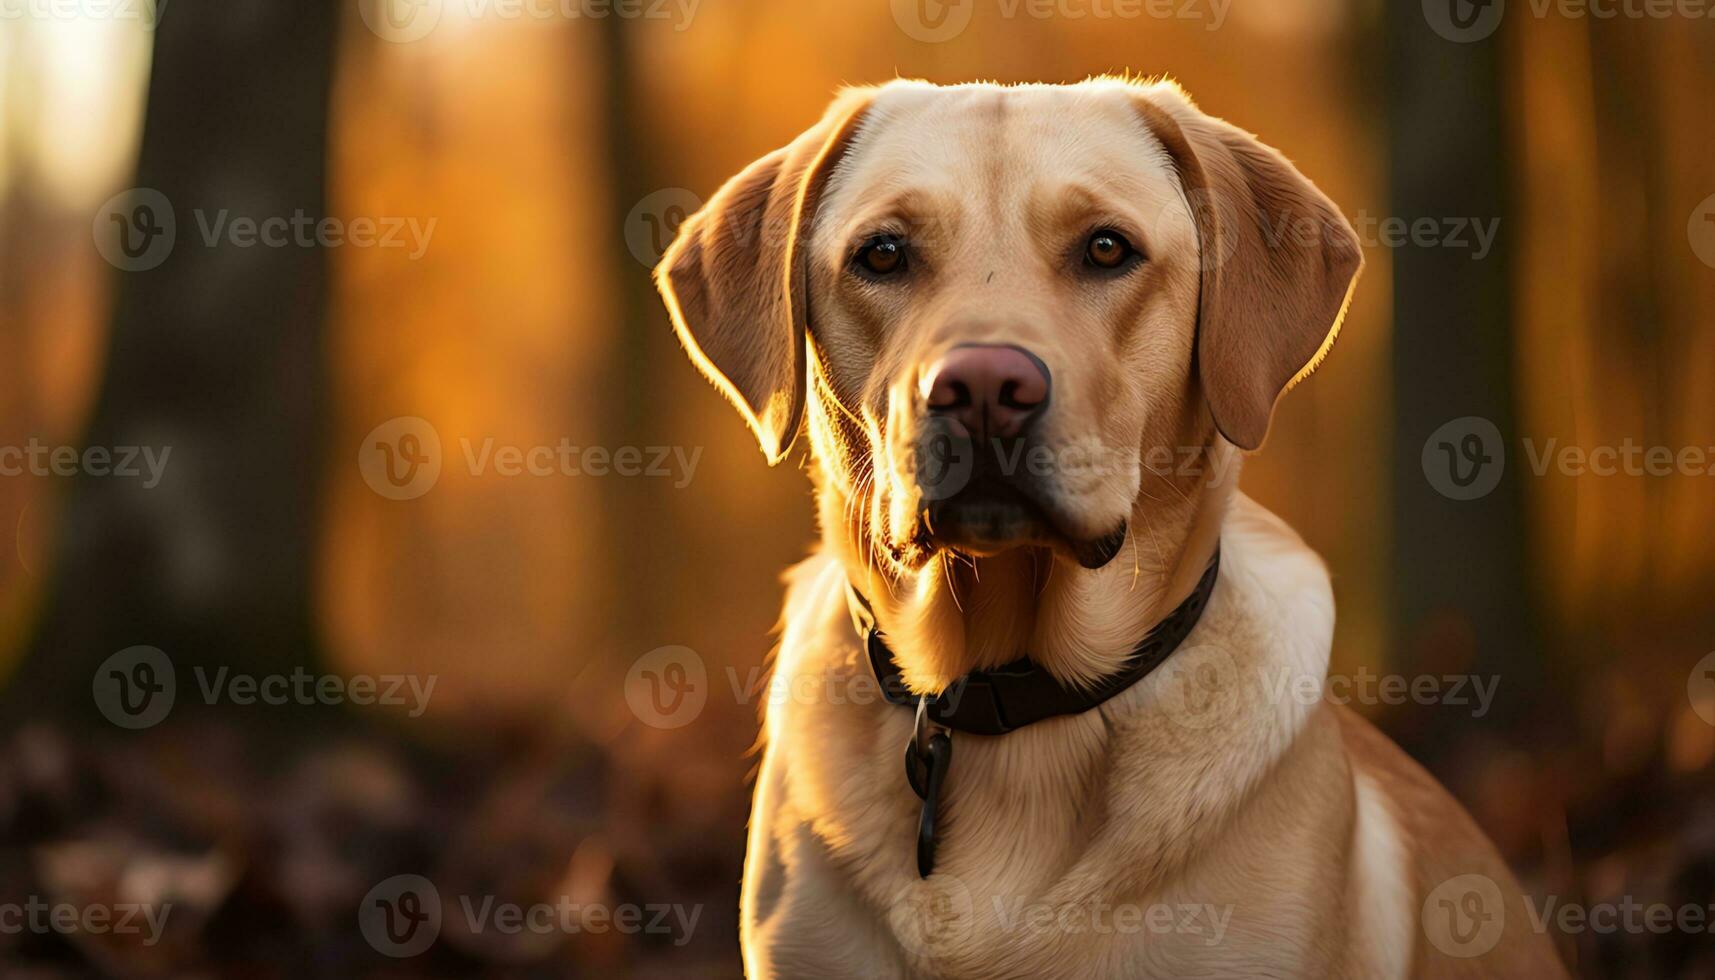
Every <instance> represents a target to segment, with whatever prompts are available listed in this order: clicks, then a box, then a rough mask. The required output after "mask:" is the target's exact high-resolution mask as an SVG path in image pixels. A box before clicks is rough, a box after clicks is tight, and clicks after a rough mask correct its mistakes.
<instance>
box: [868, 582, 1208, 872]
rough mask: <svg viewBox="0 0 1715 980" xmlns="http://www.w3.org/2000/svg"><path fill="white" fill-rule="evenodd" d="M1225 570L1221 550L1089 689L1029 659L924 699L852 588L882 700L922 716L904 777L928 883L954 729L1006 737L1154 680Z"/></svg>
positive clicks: (961, 681)
mask: <svg viewBox="0 0 1715 980" xmlns="http://www.w3.org/2000/svg"><path fill="white" fill-rule="evenodd" d="M1220 567H1221V553H1220V551H1219V550H1218V549H1217V550H1216V552H1215V555H1214V557H1213V558H1211V559H1209V567H1208V569H1206V570H1205V571H1204V572H1203V577H1202V578H1201V579H1199V580H1198V581H1197V587H1196V588H1194V589H1192V590H1191V594H1190V595H1189V596H1186V597H1185V601H1184V602H1181V603H1180V604H1179V605H1178V607H1177V608H1175V609H1174V610H1173V611H1172V612H1171V613H1168V615H1167V618H1166V619H1163V620H1162V621H1161V622H1160V623H1157V624H1156V626H1155V628H1154V629H1152V630H1150V631H1149V634H1148V635H1147V636H1145V637H1144V638H1143V640H1142V642H1140V643H1139V644H1138V645H1137V647H1136V648H1135V649H1133V650H1132V653H1131V656H1130V657H1129V658H1128V659H1127V660H1126V662H1125V666H1123V667H1121V668H1120V670H1118V671H1117V672H1115V673H1113V674H1111V675H1109V676H1107V677H1104V678H1102V679H1101V680H1100V681H1098V682H1096V683H1095V684H1093V685H1090V686H1089V687H1087V688H1079V687H1068V686H1066V685H1065V684H1062V683H1061V682H1060V681H1059V680H1057V679H1055V677H1054V676H1053V675H1052V674H1050V673H1048V671H1046V670H1044V669H1042V667H1041V666H1039V665H1038V664H1037V663H1036V662H1034V661H1032V660H1031V659H1030V658H1029V657H1021V658H1019V659H1018V660H1014V661H1013V662H1011V663H1009V664H1005V665H1004V666H1000V667H996V668H994V669H993V670H976V671H972V672H970V673H969V674H966V675H965V676H964V677H961V678H959V679H958V680H957V681H954V682H953V684H952V685H950V686H949V687H948V688H947V689H946V690H945V691H942V692H941V693H940V694H936V695H922V696H918V695H914V694H912V693H911V692H910V691H909V690H908V689H906V687H905V682H904V680H903V679H902V678H901V676H900V675H901V671H900V669H899V664H898V663H896V662H895V661H894V659H893V652H892V651H891V650H889V649H888V648H887V643H886V641H885V640H884V639H883V637H884V635H885V634H883V633H882V631H881V628H880V626H878V625H877V624H876V620H875V611H874V610H873V609H872V608H871V607H870V604H869V601H868V600H867V599H865V598H864V597H863V595H862V593H860V592H858V590H857V588H856V587H855V586H851V585H850V584H849V583H848V597H849V599H850V605H851V610H852V620H853V622H854V623H855V624H856V625H857V629H858V633H859V634H860V635H861V636H863V638H864V646H865V649H866V650H867V652H868V654H869V665H870V669H871V670H873V671H874V672H875V678H876V680H877V681H878V682H879V683H880V685H881V692H882V696H883V697H885V698H886V699H887V700H888V702H889V703H891V704H896V705H899V706H900V707H905V708H914V709H916V711H917V725H916V730H915V732H914V734H913V736H912V739H911V742H910V743H909V744H907V745H906V747H905V774H906V778H907V780H908V781H909V782H910V784H911V788H912V789H913V790H915V791H916V793H917V795H918V796H919V797H921V798H922V799H923V814H922V818H921V820H920V821H919V824H918V836H917V870H918V873H919V874H921V875H922V876H924V877H928V875H929V872H930V871H931V870H932V869H933V868H934V864H935V800H936V798H937V797H938V796H939V795H940V789H941V781H942V779H943V778H945V776H946V772H947V767H948V766H949V765H950V764H951V763H952V753H953V747H952V738H951V736H950V733H949V731H948V729H951V730H952V731H959V732H966V733H969V734H972V735H1005V734H1006V733H1008V732H1014V731H1017V730H1018V729H1020V728H1023V727H1025V726H1026V725H1031V724H1034V723H1036V722H1039V721H1041V720H1043V719H1044V718H1057V717H1060V716H1062V715H1076V714H1082V713H1083V712H1086V711H1089V710H1090V709H1092V708H1095V707H1097V706H1099V705H1101V704H1102V703H1103V702H1105V701H1107V700H1108V699H1109V698H1111V697H1113V696H1114V695H1116V694H1119V693H1120V692H1121V691H1124V690H1126V689H1127V688H1129V687H1131V686H1132V685H1133V684H1136V683H1137V682H1138V681H1140V680H1142V679H1143V678H1145V677H1147V676H1149V673H1150V671H1153V670H1154V669H1155V668H1157V667H1159V666H1161V664H1162V663H1163V662H1164V661H1166V660H1167V658H1168V657H1170V656H1172V655H1173V651H1175V650H1177V649H1178V648H1179V645H1180V644H1181V643H1183V642H1185V638H1186V637H1187V636H1190V635H1191V631H1192V630H1193V629H1195V628H1196V626H1197V621H1198V620H1200V619H1201V618H1202V616H1203V610H1204V608H1206V607H1207V606H1208V604H1209V596H1210V595H1211V594H1212V593H1213V592H1214V591H1215V580H1216V577H1217V575H1216V573H1217V572H1218V571H1219V569H1220Z"/></svg>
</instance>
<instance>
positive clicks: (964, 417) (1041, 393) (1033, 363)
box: [924, 344, 1049, 439]
mask: <svg viewBox="0 0 1715 980" xmlns="http://www.w3.org/2000/svg"><path fill="white" fill-rule="evenodd" d="M924 381H925V384H926V385H927V387H928V395H929V398H928V402H929V411H930V413H931V414H934V415H940V416H945V417H948V418H952V419H956V420H958V421H959V422H960V423H961V424H963V425H964V427H965V429H966V431H968V432H969V433H970V435H971V436H972V437H973V438H978V439H983V438H990V437H996V436H999V437H1009V436H1014V435H1017V434H1018V433H1019V431H1020V430H1021V429H1022V428H1023V427H1024V424H1025V423H1026V422H1028V421H1029V420H1030V419H1031V418H1032V417H1033V416H1035V415H1036V414H1037V413H1038V412H1040V411H1041V410H1042V408H1043V406H1045V405H1047V404H1048V388H1049V381H1048V367H1047V365H1045V364H1043V363H1042V361H1041V359H1040V358H1038V357H1037V356H1036V355H1034V354H1032V353H1030V352H1029V351H1027V350H1025V349H1024V348H1022V347H1014V346H1011V345H996V344H967V345H964V346H960V347H955V348H953V349H952V350H950V351H948V352H947V354H946V356H944V357H942V358H941V359H940V360H939V361H936V362H935V363H934V364H933V365H931V366H930V367H929V370H928V371H927V372H926V373H925V375H924Z"/></svg>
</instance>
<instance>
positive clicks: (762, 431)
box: [655, 90, 870, 465]
mask: <svg viewBox="0 0 1715 980" xmlns="http://www.w3.org/2000/svg"><path fill="white" fill-rule="evenodd" d="M869 98H870V97H869V93H868V92H867V91H865V90H853V91H849V92H847V93H845V94H844V95H842V96H841V97H840V98H839V99H837V100H835V102H834V104H833V106H832V107H831V108H830V109H829V110H828V112H827V114H826V115H824V116H823V117H822V120H821V122H819V123H817V124H816V125H815V126H813V127H811V128H810V129H809V130H808V131H806V132H805V133H803V134H802V135H800V136H799V137H798V138H797V139H795V140H793V141H792V142H791V143H790V144H788V145H787V146H785V147H782V148H781V149H778V150H775V151H774V152H773V153H770V154H768V155H767V156H765V157H763V158H762V159H760V160H758V161H756V162H755V163H753V164H751V165H750V166H749V167H746V168H745V169H744V171H743V172H741V173H740V174H739V175H738V176H736V177H734V178H732V179H731V180H729V181H727V183H726V185H725V186H724V187H722V188H721V189H720V190H719V191H718V192H717V193H716V194H715V196H714V197H713V198H711V199H710V200H709V202H708V204H706V205H704V206H703V208H702V210H700V211H698V212H697V213H696V214H694V215H692V216H691V217H690V218H687V219H686V220H685V223H684V224H683V225H681V226H680V229H679V235H678V237H677V238H676V239H674V241H673V244H672V246H670V247H669V248H668V249H667V253H666V254H665V255H664V256H663V257H662V259H661V262H660V264H659V265H657V266H656V267H655V284H656V286H657V287H658V288H659V289H660V290H661V296H662V298H663V299H665V300H666V302H667V309H668V311H669V312H670V313H671V314H672V317H673V329H674V330H675V331H677V333H678V335H679V340H680V342H682V343H683V344H684V345H685V351H686V353H688V354H690V355H691V360H692V361H694V362H695V363H696V365H697V367H698V369H699V370H701V371H702V372H703V374H704V375H705V376H706V377H707V378H708V379H709V380H710V381H713V382H714V383H715V386H716V387H717V388H719V389H720V390H721V393H722V394H724V395H725V396H726V397H727V400H729V401H731V402H732V403H733V405H734V407H736V408H737V409H738V411H739V414H740V415H743V416H744V420H745V421H746V422H747V423H749V424H750V428H751V431H752V432H754V433H755V434H756V439H757V441H758V442H759V443H761V444H762V451H763V453H764V454H765V455H766V456H767V457H768V462H769V464H770V465H773V464H775V463H778V462H780V460H781V459H783V458H785V456H786V452H787V450H788V449H790V448H791V445H792V440H793V439H794V437H796V435H797V433H798V428H799V425H800V423H801V422H802V420H803V417H804V391H805V383H806V363H807V361H806V353H805V344H806V337H805V331H806V327H807V307H808V302H809V297H808V296H807V294H806V290H807V289H808V286H809V274H808V261H809V256H808V247H807V246H808V238H809V235H810V229H811V224H812V222H813V221H814V220H815V216H816V204H817V202H818V201H819V200H820V197H821V193H822V188H823V187H824V186H826V184H827V181H828V176H829V174H830V173H831V172H832V171H833V168H834V166H835V164H837V163H838V162H839V160H840V158H841V157H842V156H843V155H844V153H845V151H846V148H847V147H848V146H849V145H850V143H851V140H852V138H853V137H854V136H855V134H856V132H857V129H858V125H859V123H860V122H861V121H862V117H863V114H864V111H865V109H866V108H867V107H868V104H869Z"/></svg>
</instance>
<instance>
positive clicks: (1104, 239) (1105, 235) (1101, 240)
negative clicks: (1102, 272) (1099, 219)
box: [1084, 231, 1137, 269]
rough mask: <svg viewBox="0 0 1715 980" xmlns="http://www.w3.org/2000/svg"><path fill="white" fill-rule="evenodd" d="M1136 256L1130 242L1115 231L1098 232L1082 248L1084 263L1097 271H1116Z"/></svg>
mask: <svg viewBox="0 0 1715 980" xmlns="http://www.w3.org/2000/svg"><path fill="white" fill-rule="evenodd" d="M1136 254H1137V250H1136V249H1134V248H1132V247H1131V242H1128V241H1126V240H1125V236H1124V235H1121V234H1120V233H1119V232H1117V231H1098V232H1096V233H1095V234H1094V235H1091V236H1090V242H1089V244H1088V245H1086V246H1084V261H1086V262H1088V263H1090V264H1091V265H1093V266H1095V267H1097V268H1098V269H1117V268H1119V267H1120V266H1122V265H1124V264H1125V263H1126V261H1127V260H1128V259H1130V258H1131V257H1132V256H1134V255H1136Z"/></svg>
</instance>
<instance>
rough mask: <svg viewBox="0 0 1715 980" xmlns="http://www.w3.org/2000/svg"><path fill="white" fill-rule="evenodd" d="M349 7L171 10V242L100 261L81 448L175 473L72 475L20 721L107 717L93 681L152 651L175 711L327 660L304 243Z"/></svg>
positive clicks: (129, 229)
mask: <svg viewBox="0 0 1715 980" xmlns="http://www.w3.org/2000/svg"><path fill="white" fill-rule="evenodd" d="M338 9H339V8H338V6H337V5H336V4H335V3H334V2H332V0H253V2H244V3H235V2H231V0H224V2H222V0H203V2H200V3H198V2H195V0H176V2H175V3H173V4H171V5H170V6H169V7H168V8H167V9H166V11H165V12H164V16H163V17H162V18H161V20H160V23H159V25H158V28H157V32H156V38H155V52H154V61H153V67H152V69H151V78H150V82H149V94H148V100H147V105H146V116H145V123H144V129H143V137H142V148H141V152H140V155H139V160H138V165H137V178H136V186H137V187H138V188H140V189H149V190H152V191H155V192H158V193H159V194H160V195H162V196H164V198H165V200H166V207H167V208H169V209H170V214H171V217H172V218H173V223H174V225H175V229H174V234H173V236H172V239H171V244H170V246H167V247H166V248H165V250H164V251H165V259H164V261H161V262H160V264H159V265H157V266H155V267H153V268H130V269H127V265H146V264H152V263H153V259H154V258H155V257H156V256H158V255H159V254H160V252H157V251H150V250H147V249H146V250H144V252H143V253H142V256H143V257H142V258H141V259H139V260H138V261H137V262H135V263H133V262H132V261H131V260H130V259H129V258H126V257H124V253H114V252H113V251H112V250H111V249H109V250H107V251H106V252H104V254H106V255H108V256H109V259H110V261H114V260H115V258H114V257H115V255H116V254H117V255H119V256H120V257H119V258H118V259H117V261H116V262H115V264H116V265H119V266H120V270H121V271H117V272H116V273H115V276H116V290H117V292H116V296H115V305H114V311H113V319H112V329H111V332H110V335H109V342H108V348H107V356H106V364H105V372H104V376H103V379H102V382H101V389H100V392H99V394H98V397H97V401H96V406H95V410H94V413H93V417H92V421H91V424H90V427H89V430H88V432H87V435H86V438H85V440H84V442H85V444H86V445H87V446H92V447H93V446H107V447H130V446H137V447H148V448H149V449H150V450H151V451H152V452H154V453H155V454H156V459H157V460H161V459H164V466H162V467H161V469H160V473H161V477H160V479H159V482H158V483H156V484H155V485H153V486H150V485H148V484H149V482H150V481H149V479H148V477H147V476H145V477H143V478H120V477H114V476H93V475H88V474H81V475H79V476H78V477H77V478H76V479H75V481H74V482H73V485H72V487H71V489H70V491H69V499H68V501H67V507H66V510H65V511H64V519H63V520H62V522H61V528H62V531H61V534H60V538H59V541H58V543H57V550H56V560H55V562H54V569H53V572H52V580H51V581H52V584H51V586H50V588H49V594H48V598H47V607H46V608H45V609H43V611H42V616H41V618H40V620H39V621H38V629H37V633H36V637H35V641H34V643H33V644H32V645H31V651H30V655H29V659H28V661H27V662H26V663H25V664H24V665H23V666H22V668H21V670H22V674H21V676H19V677H18V678H17V679H16V682H15V683H14V684H13V686H12V689H13V690H14V691H22V692H30V693H29V695H28V697H27V698H23V699H10V698H9V699H8V700H9V701H13V702H14V704H13V705H12V707H13V709H14V710H18V709H20V708H23V709H28V710H29V711H31V713H32V715H33V716H38V717H39V715H40V713H41V712H43V711H44V710H47V711H52V712H54V713H57V714H61V715H64V716H67V717H68V718H69V719H85V720H94V719H96V718H98V716H97V715H96V714H95V712H94V710H93V709H94V707H95V706H94V705H93V704H92V698H91V682H92V678H93V676H94V673H95V671H96V668H97V667H98V665H100V664H101V663H102V662H103V661H104V660H105V659H106V658H108V657H109V656H110V655H112V654H113V653H115V652H116V651H119V650H121V649H123V648H126V647H129V646H133V645H137V644H148V645H152V646H155V647H159V648H161V649H162V650H163V651H165V652H166V653H167V654H168V655H169V656H170V657H171V658H172V662H173V665H174V667H175V670H176V673H177V677H178V691H179V695H180V697H179V699H178V700H179V702H180V703H181V704H182V703H184V702H185V701H187V700H190V699H189V698H188V697H187V696H186V695H187V692H188V691H194V690H195V687H194V683H195V682H194V681H193V679H192V674H191V670H192V668H194V667H196V666H206V667H209V668H213V669H218V667H220V666H228V667H230V668H231V669H232V670H233V671H234V672H267V673H274V672H289V671H290V670H291V669H292V668H293V667H294V666H296V665H300V664H308V663H310V662H311V661H312V660H313V659H314V656H313V650H314V647H315V639H316V636H315V630H314V629H313V627H312V624H311V615H310V604H309V600H310V572H311V567H312V564H311V560H310V559H311V554H310V548H311V543H312V542H314V541H315V540H316V536H315V534H314V533H313V526H314V523H315V520H316V508H317V501H318V496H319V495H318V492H317V491H318V487H319V484H320V479H321V475H320V474H321V467H322V464H323V462H324V453H323V450H324V448H325V447H324V445H323V429H324V415H325V411H324V409H325V406H324V401H325V398H326V391H327V385H326V380H327V366H326V364H325V363H324V351H323V346H324V323H325V319H326V313H327V261H326V256H325V255H324V254H323V250H322V248H321V247H320V246H319V245H316V244H313V243H311V244H306V243H305V241H306V240H307V239H313V237H314V236H313V234H312V232H313V229H314V228H315V224H314V222H316V221H318V220H320V219H321V218H322V217H324V216H325V214H326V194H325V172H326V158H327V152H326V139H327V116H328V100H329V91H330V88H331V82H332V72H333V65H334V58H335V36H336V24H337V21H338V18H337V11H338ZM154 200H155V201H156V202H159V200H160V199H159V198H155V199H154ZM157 210H159V208H157ZM144 218H145V216H144V215H143V214H142V213H141V212H137V211H136V210H135V206H134V205H133V204H128V205H126V206H125V207H123V208H121V209H120V210H119V213H118V215H117V218H116V219H114V220H115V225H116V227H117V228H118V230H119V231H120V232H121V233H126V234H130V235H132V236H133V238H132V239H131V241H130V242H129V244H133V245H138V246H141V244H142V243H143V242H144V241H147V240H148V239H144V238H143V237H141V232H142V225H141V224H139V222H140V221H142V220H143V219H144ZM270 218H273V219H286V220H287V221H293V222H294V224H292V225H289V226H286V227H287V228H288V229H289V230H288V231H287V233H286V234H287V238H286V243H285V244H283V245H272V244H267V243H265V242H262V241H256V240H254V239H253V238H252V237H251V235H250V234H249V233H247V232H246V231H245V230H244V229H245V223H246V222H248V221H250V220H256V221H261V220H264V219H270ZM127 219H130V224H129V225H127V224H125V223H124V222H125V221H126V220H127ZM161 220H162V216H161V215H155V216H154V217H153V223H154V224H155V225H159V224H160V223H161ZM165 238H166V236H156V238H154V239H153V240H152V241H153V242H154V244H152V245H150V246H149V249H162V248H163V246H162V244H161V243H162V242H163V241H164V240H165ZM279 240H280V239H279V238H278V236H276V238H275V241H276V242H277V241H279ZM122 451H123V450H121V452H122ZM162 454H165V455H164V456H163V455H162ZM116 458H117V454H116ZM137 465H138V466H139V467H141V466H142V465H143V464H142V463H141V462H139V463H138V464H137ZM146 472H147V471H146V470H145V473H146ZM18 701H24V702H28V703H25V704H19V703H18Z"/></svg>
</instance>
